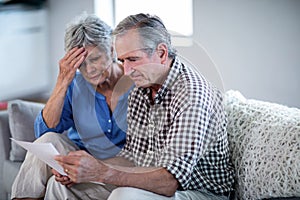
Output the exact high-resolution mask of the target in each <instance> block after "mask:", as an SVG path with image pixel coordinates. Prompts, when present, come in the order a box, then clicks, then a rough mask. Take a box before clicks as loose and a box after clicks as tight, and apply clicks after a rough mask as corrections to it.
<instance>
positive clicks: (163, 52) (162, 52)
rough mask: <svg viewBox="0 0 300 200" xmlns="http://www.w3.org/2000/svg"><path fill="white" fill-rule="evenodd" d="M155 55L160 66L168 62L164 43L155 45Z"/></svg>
mask: <svg viewBox="0 0 300 200" xmlns="http://www.w3.org/2000/svg"><path fill="white" fill-rule="evenodd" d="M157 53H158V56H159V57H160V59H161V64H165V63H166V62H167V60H168V47H167V45H166V44H165V43H160V44H159V45H157Z"/></svg>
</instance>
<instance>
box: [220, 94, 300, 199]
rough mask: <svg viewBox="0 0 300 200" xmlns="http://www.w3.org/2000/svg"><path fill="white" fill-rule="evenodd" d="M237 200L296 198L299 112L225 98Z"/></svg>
mask: <svg viewBox="0 0 300 200" xmlns="http://www.w3.org/2000/svg"><path fill="white" fill-rule="evenodd" d="M225 109H226V112H227V115H228V126H227V131H228V136H229V144H230V151H231V158H232V162H233V164H234V167H235V170H236V171H235V174H236V184H235V188H236V195H237V198H238V199H264V198H274V197H300V109H297V108H289V107H286V106H283V105H279V104H275V103H269V102H265V101H258V100H250V99H246V98H245V97H243V95H241V94H240V93H239V92H238V91H232V90H231V91H228V92H226V94H225Z"/></svg>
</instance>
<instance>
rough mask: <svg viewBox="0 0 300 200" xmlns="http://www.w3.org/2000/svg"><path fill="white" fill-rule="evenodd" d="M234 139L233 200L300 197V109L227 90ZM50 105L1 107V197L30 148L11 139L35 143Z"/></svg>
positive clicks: (20, 103) (231, 144)
mask: <svg viewBox="0 0 300 200" xmlns="http://www.w3.org/2000/svg"><path fill="white" fill-rule="evenodd" d="M224 96H225V98H224V104H225V109H226V112H227V116H228V126H227V131H228V138H229V147H230V153H231V159H232V162H233V164H234V168H235V175H236V176H235V185H234V188H235V192H234V195H233V196H232V199H235V200H237V199H243V200H244V199H245V200H248V199H249V200H251V199H276V200H281V199H290V200H296V199H298V200H299V199H300V109H297V108H289V107H287V106H284V105H279V104H275V103H270V102H265V101H259V100H253V99H246V98H245V97H244V96H243V95H242V94H241V93H240V92H239V91H233V90H230V91H227V92H226V93H225V95H224ZM43 106H44V105H43V104H41V103H35V102H29V101H24V100H13V101H10V102H9V103H8V108H7V110H5V111H0V148H1V154H0V170H1V173H0V199H9V197H10V190H11V185H12V183H13V180H14V178H15V176H16V174H17V172H18V170H19V167H20V165H21V163H22V161H23V160H24V157H25V154H26V152H25V150H24V149H22V148H21V147H19V146H18V145H16V144H15V143H13V142H12V141H11V140H10V138H11V137H12V138H15V139H17V140H23V141H33V140H34V139H35V137H34V132H33V123H34V119H35V117H36V115H37V114H38V112H39V111H40V110H41V109H42V107H43Z"/></svg>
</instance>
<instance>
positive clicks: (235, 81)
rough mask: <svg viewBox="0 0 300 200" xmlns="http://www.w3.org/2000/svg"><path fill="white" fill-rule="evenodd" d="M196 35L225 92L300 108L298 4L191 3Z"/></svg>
mask: <svg viewBox="0 0 300 200" xmlns="http://www.w3.org/2000/svg"><path fill="white" fill-rule="evenodd" d="M194 36H195V37H194V38H195V40H196V41H197V42H199V43H201V44H202V45H203V46H204V47H205V48H206V50H207V51H208V53H209V54H210V56H211V58H212V59H213V61H214V62H215V63H216V65H217V66H218V69H219V71H220V73H221V76H222V78H223V83H224V88H225V90H228V89H236V90H239V91H241V92H242V93H243V94H244V96H246V97H248V98H255V99H261V100H267V101H272V102H277V103H282V104H285V105H288V106H295V107H298V108H300V92H299V91H300V78H299V75H300V1H298V0H251V1H250V0H248V1H240V0H226V1H218V0H194Z"/></svg>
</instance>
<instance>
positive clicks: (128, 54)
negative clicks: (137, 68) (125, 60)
mask: <svg viewBox="0 0 300 200" xmlns="http://www.w3.org/2000/svg"><path fill="white" fill-rule="evenodd" d="M145 49H147V48H136V49H133V50H130V51H126V52H125V53H123V54H121V55H119V56H118V57H131V56H135V55H131V54H133V53H135V52H138V51H142V50H145Z"/></svg>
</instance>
